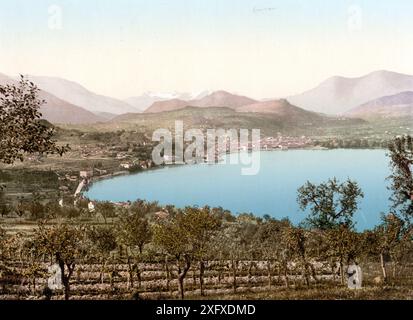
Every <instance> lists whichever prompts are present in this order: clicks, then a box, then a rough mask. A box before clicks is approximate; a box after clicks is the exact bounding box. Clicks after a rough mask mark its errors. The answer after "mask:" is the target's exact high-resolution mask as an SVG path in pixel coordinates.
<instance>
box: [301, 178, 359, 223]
mask: <svg viewBox="0 0 413 320" xmlns="http://www.w3.org/2000/svg"><path fill="white" fill-rule="evenodd" d="M363 197H364V195H363V192H362V191H361V189H360V188H359V186H358V184H357V182H354V181H351V180H347V181H346V182H344V183H341V184H340V183H339V181H338V180H337V179H336V178H333V179H330V180H328V181H327V182H326V183H321V184H319V185H315V184H312V183H311V182H309V181H308V182H307V183H306V184H305V185H304V186H302V187H301V188H299V189H298V197H297V202H298V203H299V205H300V208H301V210H306V209H307V208H308V207H310V217H309V218H307V221H308V223H309V224H310V226H311V227H315V228H318V229H322V230H326V229H330V228H333V227H336V226H338V225H346V226H348V227H353V222H352V218H353V215H354V213H355V212H356V211H357V209H358V199H359V198H363Z"/></svg>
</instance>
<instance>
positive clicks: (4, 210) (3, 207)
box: [0, 185, 10, 217]
mask: <svg viewBox="0 0 413 320" xmlns="http://www.w3.org/2000/svg"><path fill="white" fill-rule="evenodd" d="M9 213H10V207H9V205H8V204H7V201H6V196H5V193H4V188H3V187H2V186H1V185H0V215H1V216H2V217H4V216H7V215H8V214H9Z"/></svg>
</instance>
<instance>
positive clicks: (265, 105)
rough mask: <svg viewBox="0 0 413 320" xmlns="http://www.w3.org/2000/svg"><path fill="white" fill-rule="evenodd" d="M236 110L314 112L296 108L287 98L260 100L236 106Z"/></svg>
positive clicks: (293, 114)
mask: <svg viewBox="0 0 413 320" xmlns="http://www.w3.org/2000/svg"><path fill="white" fill-rule="evenodd" d="M236 111H238V112H254V113H274V114H278V115H281V116H295V115H298V114H314V113H313V112H310V111H307V110H304V109H301V108H298V107H296V106H293V105H292V104H290V103H289V102H288V101H287V100H285V99H281V100H271V101H262V102H257V103H253V104H249V105H246V106H242V107H238V108H236Z"/></svg>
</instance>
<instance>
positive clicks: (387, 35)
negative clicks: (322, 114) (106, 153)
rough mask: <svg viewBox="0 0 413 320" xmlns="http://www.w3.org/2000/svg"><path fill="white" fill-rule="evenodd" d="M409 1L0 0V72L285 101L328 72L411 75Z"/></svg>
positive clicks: (113, 91)
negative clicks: (376, 71) (387, 71)
mask: <svg viewBox="0 0 413 320" xmlns="http://www.w3.org/2000/svg"><path fill="white" fill-rule="evenodd" d="M412 57H413V1H411V0H392V1H390V0H353V1H347V0H329V1H327V0H311V1H308V0H256V1H247V0H151V1H147V0H116V1H115V0H36V1H33V0H0V73H4V74H7V75H10V76H16V75H18V74H32V75H38V76H40V75H43V76H56V77H61V78H65V79H68V80H72V81H76V82H78V83H80V84H82V85H84V86H85V87H87V88H88V89H90V90H92V91H94V92H96V93H99V94H104V95H108V96H113V97H117V98H127V97H130V96H137V95H140V94H142V93H143V92H146V91H155V92H170V91H179V92H192V93H195V92H201V91H204V90H227V91H231V92H234V93H239V94H244V95H248V96H251V97H253V98H257V99H259V98H277V97H286V96H289V95H293V94H296V93H301V92H302V91H305V90H308V89H311V88H312V87H314V86H316V85H318V84H319V83H320V82H322V81H324V80H325V79H326V78H328V77H331V76H335V75H342V76H348V77H357V76H361V75H364V74H366V73H369V72H372V71H375V70H384V69H385V70H392V71H397V72H401V73H408V74H413V63H412Z"/></svg>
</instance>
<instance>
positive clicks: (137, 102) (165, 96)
mask: <svg viewBox="0 0 413 320" xmlns="http://www.w3.org/2000/svg"><path fill="white" fill-rule="evenodd" d="M208 94H209V92H208V91H202V92H197V93H194V94H190V93H182V92H145V93H144V94H142V95H140V96H135V97H130V98H127V99H125V100H124V101H125V102H126V103H128V104H130V105H131V106H132V107H134V108H135V109H136V110H138V111H140V112H144V111H145V110H146V109H148V108H149V107H150V106H151V105H153V104H154V103H155V102H159V101H168V100H174V99H179V100H186V101H189V100H196V99H201V98H203V97H205V96H206V95H208Z"/></svg>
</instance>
